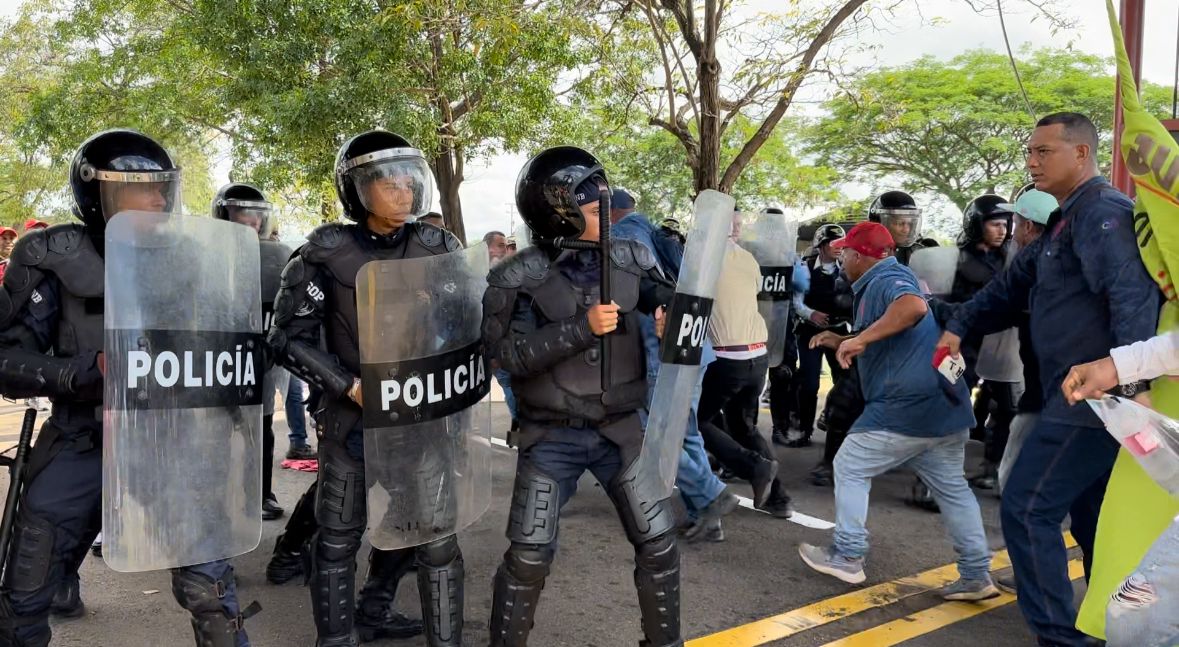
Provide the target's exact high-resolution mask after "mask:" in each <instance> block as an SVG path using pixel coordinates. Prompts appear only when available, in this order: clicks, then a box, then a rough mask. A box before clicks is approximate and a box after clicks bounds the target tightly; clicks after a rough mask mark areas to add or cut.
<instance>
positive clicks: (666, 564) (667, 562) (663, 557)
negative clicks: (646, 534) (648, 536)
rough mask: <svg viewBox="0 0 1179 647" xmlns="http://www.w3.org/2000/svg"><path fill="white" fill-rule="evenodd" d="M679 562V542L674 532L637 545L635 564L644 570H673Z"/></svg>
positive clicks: (653, 571)
mask: <svg viewBox="0 0 1179 647" xmlns="http://www.w3.org/2000/svg"><path fill="white" fill-rule="evenodd" d="M679 563H680V550H679V543H678V542H677V541H676V535H675V533H673V532H672V533H667V534H666V535H660V536H659V537H656V538H654V539H652V540H650V541H645V542H643V543H641V544H639V545H637V546H635V566H637V567H638V568H640V569H642V570H644V571H648V572H651V573H662V572H664V571H670V570H673V569H674V568H676V567H677V566H679Z"/></svg>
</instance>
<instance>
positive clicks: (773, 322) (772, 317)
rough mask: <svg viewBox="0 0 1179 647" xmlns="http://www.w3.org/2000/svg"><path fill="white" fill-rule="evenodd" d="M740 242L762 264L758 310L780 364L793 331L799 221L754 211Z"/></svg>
mask: <svg viewBox="0 0 1179 647" xmlns="http://www.w3.org/2000/svg"><path fill="white" fill-rule="evenodd" d="M738 242H739V244H740V245H741V246H742V247H744V248H745V249H747V250H749V253H751V254H753V257H754V258H756V259H757V264H758V265H760V266H761V280H762V286H761V290H760V291H759V292H758V295H757V310H758V312H759V313H761V316H762V319H765V322H766V328H767V329H768V331H769V338H768V339H767V340H766V353H767V355H768V356H769V365H770V367H771V368H773V367H775V366H780V365H781V364H782V360H783V359H784V355H785V353H786V346H787V343H786V338H787V337H788V336H789V335H790V334H791V332H790V323H791V322H790V319H791V316H790V314H791V311H792V308H793V304H792V299H793V298H794V288H793V277H794V262H795V261H796V260H797V259H798V224H797V223H796V222H793V221H787V220H786V216H784V215H783V214H780V213H767V212H762V213H758V214H751V215H749V216H747V217H746V218H745V219H744V221H743V222H742V226H741V235H740V237H739V238H738Z"/></svg>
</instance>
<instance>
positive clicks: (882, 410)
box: [798, 222, 999, 600]
mask: <svg viewBox="0 0 1179 647" xmlns="http://www.w3.org/2000/svg"><path fill="white" fill-rule="evenodd" d="M831 246H832V247H833V248H835V249H838V250H842V251H841V252H840V253H841V260H842V261H843V269H844V272H846V273H847V276H848V278H849V279H851V280H852V282H853V283H852V290H853V291H854V292H855V305H854V307H853V316H854V317H855V321H854V330H855V332H854V333H853V334H852V335H848V336H841V335H838V334H836V333H834V332H831V331H825V332H822V333H820V334H818V335H816V336H815V337H814V338H813V339H812V340H811V347H812V348H813V347H817V346H827V347H828V348H836V349H838V350H837V358H838V360H839V363H840V364H841V365H842V366H843V367H844V368H847V367H849V366H850V365H851V362H852V360H853V359H856V358H858V359H857V360H856V361H857V364H858V367H859V372H860V388H861V389H862V390H863V393H864V402H865V405H864V412H863V413H862V414H860V417H859V418H857V419H856V421H855V423H854V424H853V425H852V427H851V429H850V430H849V431H848V436H847V440H846V441H844V443H843V446H842V447H841V448H840V449H839V454H838V455H837V456H836V457H835V536H834V541H833V543H832V545H831V546H830V547H821V546H812V545H810V544H802V545H801V546H799V549H798V552H799V555H800V556H801V557H802V560H803V561H804V562H806V564H807V565H808V566H810V567H811V568H812V569H814V570H816V571H818V572H820V573H824V574H826V575H831V576H832V577H836V578H838V579H840V580H843V581H844V582H848V583H852V584H858V583H860V582H863V581H864V579H865V575H864V557H865V556H866V555H867V553H868V531H867V529H865V527H864V524H865V522H866V521H867V519H868V492H869V490H870V489H871V485H872V479H873V478H874V477H876V476H879V475H880V474H884V473H885V472H887V471H889V470H891V469H894V468H896V467H900V466H902V465H906V466H908V467H910V468H912V469H913V470H914V471H916V472H917V474H918V475H919V476H921V478H922V480H924V481H925V482H926V483H927V484H929V487H930V489H931V490H932V491H933V495H934V498H935V499H936V500H937V502H938V504H939V505H940V506H941V510H942V517H941V518H942V520H943V522H944V523H945V524H946V528H947V530H948V531H949V534H950V536H951V537H952V538H953V543H954V548H955V550H957V552H958V572H959V575H960V576H961V579H959V580H958V581H957V582H955V583H953V584H951V585H950V586H948V587H947V588H946V589H944V590H943V591H942V596H943V597H945V598H946V599H948V600H985V599H987V598H990V597H994V596H996V595H998V594H999V592H998V590H997V589H995V586H994V584H993V583H992V582H991V577H990V574H989V573H988V571H989V569H990V563H991V551H990V549H989V548H988V547H987V536H986V532H985V531H984V530H983V524H982V515H981V514H980V513H979V508H978V500H977V499H975V498H974V493H972V492H971V491H970V486H969V485H967V483H966V477H965V476H964V475H963V473H962V461H963V456H964V452H965V450H966V440H967V437H968V435H969V431H968V430H969V429H970V428H971V427H973V426H974V414H973V412H972V411H971V407H970V391H969V389H968V388H967V386H966V381H965V380H963V379H961V375H960V374H959V375H957V377H955V378H953V379H951V377H945V376H943V374H942V373H939V371H938V370H937V369H935V368H934V361H933V359H934V355H933V352H934V346H935V345H936V342H937V339H938V337H939V335H940V334H941V330H940V329H939V328H938V325H937V323H936V321H935V320H934V318H933V313H931V312H930V310H929V307H928V305H927V304H926V302H925V298H924V296H922V293H921V288H920V287H919V286H918V284H917V277H916V275H914V274H913V272H912V271H911V270H910V269H909V268H907V267H905V266H904V265H901V264H900V263H898V262H897V259H896V258H895V257H894V256H893V254H894V252H895V244H894V243H893V238H892V235H891V234H889V231H888V229H887V228H886V227H884V225H881V224H879V223H875V222H862V223H860V224H858V225H856V226H855V227H853V228H852V230H851V231H849V232H848V234H847V236H845V237H844V238H841V239H839V240H837V241H835V242H834V243H832V244H831Z"/></svg>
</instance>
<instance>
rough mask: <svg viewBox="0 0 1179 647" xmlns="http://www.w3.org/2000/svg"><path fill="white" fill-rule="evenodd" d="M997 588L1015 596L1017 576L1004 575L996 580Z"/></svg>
mask: <svg viewBox="0 0 1179 647" xmlns="http://www.w3.org/2000/svg"><path fill="white" fill-rule="evenodd" d="M995 588H997V589H999V590H1000V591H1002V592H1004V593H1010V594H1011V595H1015V575H1014V574H1012V575H1004V576H1002V577H996V578H995Z"/></svg>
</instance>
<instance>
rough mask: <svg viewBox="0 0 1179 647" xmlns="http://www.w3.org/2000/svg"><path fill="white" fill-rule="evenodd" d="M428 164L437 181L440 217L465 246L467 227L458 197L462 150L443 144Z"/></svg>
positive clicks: (461, 179) (461, 174) (460, 182)
mask: <svg viewBox="0 0 1179 647" xmlns="http://www.w3.org/2000/svg"><path fill="white" fill-rule="evenodd" d="M443 141H444V142H445V141H446V140H443ZM430 166H431V167H432V168H433V169H434V179H435V180H437V182H438V200H439V202H441V203H442V219H443V221H444V222H445V223H446V228H447V229H448V230H450V232H451V233H452V234H454V235H455V236H457V237H458V239H459V240H460V241H462V243H463V245H464V246H465V245H466V244H467V227H466V225H465V224H464V223H463V205H462V202H461V200H460V199H459V186H460V185H461V184H462V183H463V165H462V151H459V150H455V149H454V148H452V147H450V146H446V145H445V144H444V145H443V147H442V150H441V151H439V152H438V155H437V157H435V158H434V161H433V163H431V164H430Z"/></svg>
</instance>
